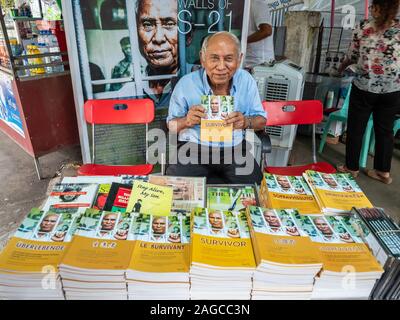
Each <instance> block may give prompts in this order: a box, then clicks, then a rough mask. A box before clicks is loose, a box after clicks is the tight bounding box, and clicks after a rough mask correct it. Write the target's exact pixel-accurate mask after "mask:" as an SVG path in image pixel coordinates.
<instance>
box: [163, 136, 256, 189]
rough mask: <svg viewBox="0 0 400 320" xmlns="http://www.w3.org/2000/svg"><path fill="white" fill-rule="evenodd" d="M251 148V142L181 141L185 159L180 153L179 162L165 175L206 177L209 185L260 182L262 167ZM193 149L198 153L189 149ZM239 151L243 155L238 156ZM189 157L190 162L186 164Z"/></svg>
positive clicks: (180, 146) (168, 169)
mask: <svg viewBox="0 0 400 320" xmlns="http://www.w3.org/2000/svg"><path fill="white" fill-rule="evenodd" d="M250 148H251V147H250V144H248V143H246V142H245V141H243V142H242V143H241V144H239V145H238V146H236V147H235V148H208V147H204V146H200V145H198V144H195V143H192V142H186V143H181V144H180V145H178V152H180V153H181V154H184V155H185V160H183V159H182V157H179V156H178V157H177V158H178V163H177V164H169V165H168V167H167V171H166V174H167V175H169V176H184V177H207V183H209V184H212V183H214V184H222V183H225V184H254V183H257V184H260V183H261V180H262V173H261V168H260V166H259V165H258V163H257V161H256V160H255V159H254V157H253V156H252V155H251V154H250V153H249V150H250ZM193 150H198V152H190V151H193ZM237 153H240V154H241V155H242V157H239V158H238V157H235V156H234V154H237ZM213 155H214V159H213ZM218 155H219V159H218ZM188 159H189V160H190V163H187V160H188ZM244 159H245V161H244ZM205 162H206V163H205ZM202 163H203V164H202ZM204 163H205V164H204ZM241 169H242V171H243V169H245V170H244V172H240V170H241ZM238 170H239V171H238Z"/></svg>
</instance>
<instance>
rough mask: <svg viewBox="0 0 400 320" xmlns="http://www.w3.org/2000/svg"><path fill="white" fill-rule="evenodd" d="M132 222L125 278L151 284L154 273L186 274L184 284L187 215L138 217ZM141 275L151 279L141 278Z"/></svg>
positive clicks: (187, 270)
mask: <svg viewBox="0 0 400 320" xmlns="http://www.w3.org/2000/svg"><path fill="white" fill-rule="evenodd" d="M135 221H136V223H135V224H134V229H133V231H132V233H133V236H134V238H135V239H136V243H135V248H134V250H133V254H132V257H131V259H130V262H129V267H128V271H127V278H128V279H132V278H133V279H140V280H148V281H151V280H153V281H155V279H156V278H157V277H159V276H160V275H159V274H155V273H187V281H188V280H189V278H188V276H189V261H190V259H189V258H190V255H189V249H190V248H189V242H190V213H188V214H187V215H186V214H176V213H173V214H171V215H170V216H168V217H166V216H155V215H149V214H141V213H140V214H138V215H137V218H136V220H135ZM135 271H139V273H135ZM143 273H150V274H155V275H154V276H149V278H143V276H144V275H143Z"/></svg>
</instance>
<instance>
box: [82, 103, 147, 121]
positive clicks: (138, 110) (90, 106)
mask: <svg viewBox="0 0 400 320" xmlns="http://www.w3.org/2000/svg"><path fill="white" fill-rule="evenodd" d="M84 111H85V119H86V121H87V122H88V123H90V124H149V123H150V122H152V121H153V120H154V102H153V101H152V100H150V99H129V100H88V101H86V103H85V105H84Z"/></svg>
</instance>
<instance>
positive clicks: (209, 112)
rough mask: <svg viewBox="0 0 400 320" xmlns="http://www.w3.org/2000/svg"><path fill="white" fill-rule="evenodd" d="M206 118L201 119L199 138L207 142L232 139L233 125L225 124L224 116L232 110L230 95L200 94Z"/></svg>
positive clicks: (232, 104)
mask: <svg viewBox="0 0 400 320" xmlns="http://www.w3.org/2000/svg"><path fill="white" fill-rule="evenodd" d="M201 104H202V106H203V107H204V109H205V110H206V118H204V119H202V120H201V124H200V140H201V141H207V142H230V141H232V134H233V125H232V124H230V125H225V120H224V119H225V118H226V117H227V116H228V115H229V114H230V113H231V112H233V110H234V100H233V97H232V96H202V97H201Z"/></svg>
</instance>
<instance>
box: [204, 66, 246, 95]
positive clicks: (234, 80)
mask: <svg viewBox="0 0 400 320" xmlns="http://www.w3.org/2000/svg"><path fill="white" fill-rule="evenodd" d="M200 70H201V71H200V72H202V80H203V88H204V89H205V91H206V93H207V95H208V96H211V95H213V92H212V89H211V86H210V84H209V83H208V78H207V72H206V69H204V68H201V69H200ZM238 73H239V69H237V70H236V72H235V73H234V75H233V78H232V87H231V88H230V93H231V95H233V94H235V92H236V89H237V86H238V82H239V81H238V77H239V76H238Z"/></svg>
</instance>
